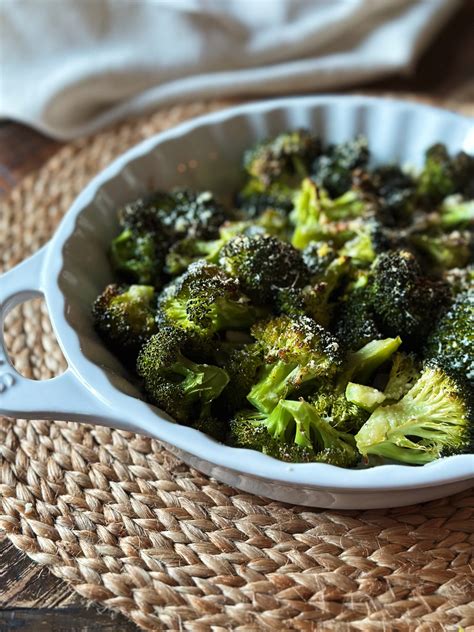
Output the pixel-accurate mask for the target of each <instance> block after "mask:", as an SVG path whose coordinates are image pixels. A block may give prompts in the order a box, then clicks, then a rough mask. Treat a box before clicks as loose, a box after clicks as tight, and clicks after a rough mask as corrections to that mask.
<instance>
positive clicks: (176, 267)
mask: <svg viewBox="0 0 474 632" xmlns="http://www.w3.org/2000/svg"><path fill="white" fill-rule="evenodd" d="M220 249H221V241H220V240H219V239H215V240H212V241H205V240H204V239H196V237H186V238H185V239H180V240H179V241H177V242H176V243H174V244H173V245H172V246H171V248H170V249H169V251H168V254H167V255H166V271H167V272H168V274H170V275H171V276H177V275H178V274H181V273H182V272H184V271H185V270H186V269H187V268H188V267H189V266H190V265H191V263H193V262H194V261H198V260H199V259H205V260H206V261H209V262H213V263H214V262H215V260H216V259H217V258H218V256H219V252H220Z"/></svg>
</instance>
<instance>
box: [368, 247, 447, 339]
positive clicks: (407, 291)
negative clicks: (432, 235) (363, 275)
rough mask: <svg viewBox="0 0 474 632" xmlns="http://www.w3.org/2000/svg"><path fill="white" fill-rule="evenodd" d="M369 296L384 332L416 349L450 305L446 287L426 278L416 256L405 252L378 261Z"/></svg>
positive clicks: (390, 254)
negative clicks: (413, 345)
mask: <svg viewBox="0 0 474 632" xmlns="http://www.w3.org/2000/svg"><path fill="white" fill-rule="evenodd" d="M370 292H371V297H372V299H371V300H372V306H373V309H374V312H375V315H376V317H377V319H378V323H379V326H380V327H381V329H382V331H383V332H384V333H386V334H388V335H399V336H401V338H402V339H403V341H404V343H407V342H410V343H411V344H416V345H419V344H420V343H421V342H422V340H423V338H425V337H426V335H427V334H428V333H429V330H430V329H431V327H432V324H433V322H434V321H435V319H436V317H437V316H438V314H439V313H440V312H441V310H442V309H443V308H445V307H446V306H447V305H448V304H449V301H450V293H449V290H448V288H447V286H446V284H445V283H443V282H441V281H438V280H432V279H430V278H427V277H426V276H424V274H423V272H422V270H421V267H420V265H419V263H418V261H417V259H416V258H415V256H414V255H413V254H412V253H410V252H408V251H404V250H402V251H393V252H387V253H383V254H381V255H379V256H378V257H377V259H376V261H375V263H374V267H373V282H372V284H371V286H370Z"/></svg>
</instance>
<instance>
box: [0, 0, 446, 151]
mask: <svg viewBox="0 0 474 632" xmlns="http://www.w3.org/2000/svg"><path fill="white" fill-rule="evenodd" d="M457 6H458V1H457V0H1V2H0V68H1V72H0V118H12V119H15V120H17V121H22V122H24V123H27V124H30V125H32V126H33V127H35V128H37V129H39V130H41V131H43V132H45V133H46V134H49V135H51V136H54V137H56V138H61V139H67V138H73V137H75V136H79V135H82V134H85V133H89V132H93V131H95V130H97V129H99V128H100V127H102V126H104V125H106V124H109V123H111V122H113V121H115V120H118V119H120V118H121V117H124V116H125V115H128V114H130V113H139V112H141V111H143V110H145V109H148V108H152V107H156V106H158V105H160V104H165V103H172V102H177V101H182V100H185V99H186V100H189V99H197V98H206V97H211V96H229V95H237V94H241V95H246V96H255V95H260V96H262V95H275V94H287V93H294V92H309V91H334V90H336V89H337V88H339V87H342V86H347V85H354V84H356V83H357V82H360V81H363V80H364V81H365V80H368V79H372V78H376V77H381V76H383V75H387V74H390V73H397V72H398V73H400V72H409V71H410V68H412V67H413V64H414V61H415V60H416V58H417V56H418V55H419V53H420V52H421V51H422V49H423V48H424V47H425V46H426V45H427V43H428V41H429V40H430V39H431V38H432V37H433V36H434V35H435V34H436V32H437V31H438V30H439V28H440V27H441V25H442V24H443V22H445V21H446V19H447V18H448V17H449V15H450V14H451V13H452V12H453V11H454V10H455V9H456V7H457Z"/></svg>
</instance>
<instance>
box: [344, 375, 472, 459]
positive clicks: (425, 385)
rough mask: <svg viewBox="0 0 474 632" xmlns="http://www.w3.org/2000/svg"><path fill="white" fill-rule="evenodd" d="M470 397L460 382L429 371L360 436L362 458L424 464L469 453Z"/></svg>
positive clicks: (369, 422)
mask: <svg viewBox="0 0 474 632" xmlns="http://www.w3.org/2000/svg"><path fill="white" fill-rule="evenodd" d="M472 423H473V418H472V410H471V409H470V404H469V398H468V395H467V394H466V392H465V390H464V388H463V387H462V386H461V385H460V384H459V383H458V381H457V380H455V379H453V378H452V377H451V376H449V375H448V374H447V373H445V371H444V370H443V369H441V368H438V367H427V368H425V369H424V371H423V373H422V374H421V376H420V378H419V379H418V380H417V382H416V383H415V384H414V386H412V388H411V389H410V390H409V391H408V393H406V395H405V396H404V397H403V398H402V399H401V400H400V401H398V402H397V403H395V404H391V405H388V406H380V407H378V408H376V409H375V411H374V412H373V413H372V414H371V416H370V417H369V419H368V420H367V421H366V423H365V424H364V425H363V426H362V428H361V429H360V430H359V432H358V433H357V435H356V442H357V447H358V449H359V451H360V453H361V454H363V455H369V454H374V455H378V456H380V457H384V458H388V459H392V460H394V461H400V462H401V463H409V464H412V465H422V464H424V463H429V462H430V461H433V460H434V459H437V458H438V457H440V456H444V455H447V454H456V453H459V452H463V451H465V450H467V449H468V448H469V443H470V432H471V430H470V427H471V424H472Z"/></svg>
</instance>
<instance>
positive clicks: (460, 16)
mask: <svg viewBox="0 0 474 632" xmlns="http://www.w3.org/2000/svg"><path fill="white" fill-rule="evenodd" d="M473 32H474V0H464V2H463V3H462V5H461V7H460V9H459V11H458V12H457V13H456V14H455V15H454V16H453V18H452V19H451V21H450V22H449V24H447V25H446V26H445V28H444V29H443V30H442V32H441V33H440V34H439V35H438V36H437V37H436V38H435V40H434V41H433V43H432V44H431V46H430V47H429V49H428V50H427V51H426V52H425V53H424V54H423V56H422V58H421V59H420V60H419V63H418V64H417V67H416V68H415V69H414V72H413V74H412V75H410V76H408V77H399V78H392V79H386V80H383V81H378V82H373V83H370V84H367V85H365V86H358V87H357V89H356V90H354V91H357V92H377V93H380V92H387V93H392V94H394V95H395V96H396V94H397V93H398V94H403V96H406V95H407V94H410V95H413V97H414V98H417V99H423V100H426V101H430V102H443V103H446V104H448V105H450V104H452V105H453V106H455V107H459V106H461V107H463V106H473V105H474V37H473ZM348 92H351V90H348ZM59 147H61V144H60V143H58V142H55V141H52V140H51V139H48V138H46V137H45V136H43V135H41V134H39V133H37V132H34V131H32V130H31V129H29V128H27V127H25V126H23V125H18V124H16V123H12V122H7V121H4V122H1V123H0V195H5V194H7V193H8V192H9V191H10V190H11V189H13V187H14V186H15V184H17V183H18V182H19V181H20V180H21V179H22V178H23V177H24V176H25V175H26V174H27V173H29V172H31V171H34V170H35V169H37V168H38V167H40V166H41V165H42V164H43V163H44V162H45V161H46V160H47V159H48V158H49V157H51V156H52V155H53V154H54V153H55V152H56V151H57V150H58V148H59ZM137 629H138V628H137V627H136V626H135V624H133V623H131V622H130V621H128V620H127V619H126V618H125V617H123V616H121V615H115V614H112V613H111V612H109V611H104V610H103V609H100V608H98V607H95V606H93V605H90V604H88V603H86V601H85V600H84V599H83V598H82V597H80V596H79V595H78V594H76V593H75V592H74V591H73V590H72V588H69V587H68V586H67V585H66V584H65V583H64V582H63V581H62V580H60V579H57V578H56V577H54V575H52V574H51V573H50V572H49V571H48V570H46V569H44V568H41V567H39V566H37V565H36V564H34V563H33V562H31V561H30V560H29V559H28V558H27V557H26V555H24V554H23V553H20V552H18V551H17V550H16V549H15V548H14V547H13V545H12V544H11V543H10V542H9V541H8V540H7V539H6V538H5V537H2V536H1V535H0V632H7V631H11V630H16V631H20V630H21V631H26V630H34V631H35V632H43V631H44V632H60V631H68V632H98V631H101V632H102V631H103V632H107V631H108V630H110V631H112V630H114V631H123V632H129V631H130V632H131V631H135V630H137Z"/></svg>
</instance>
